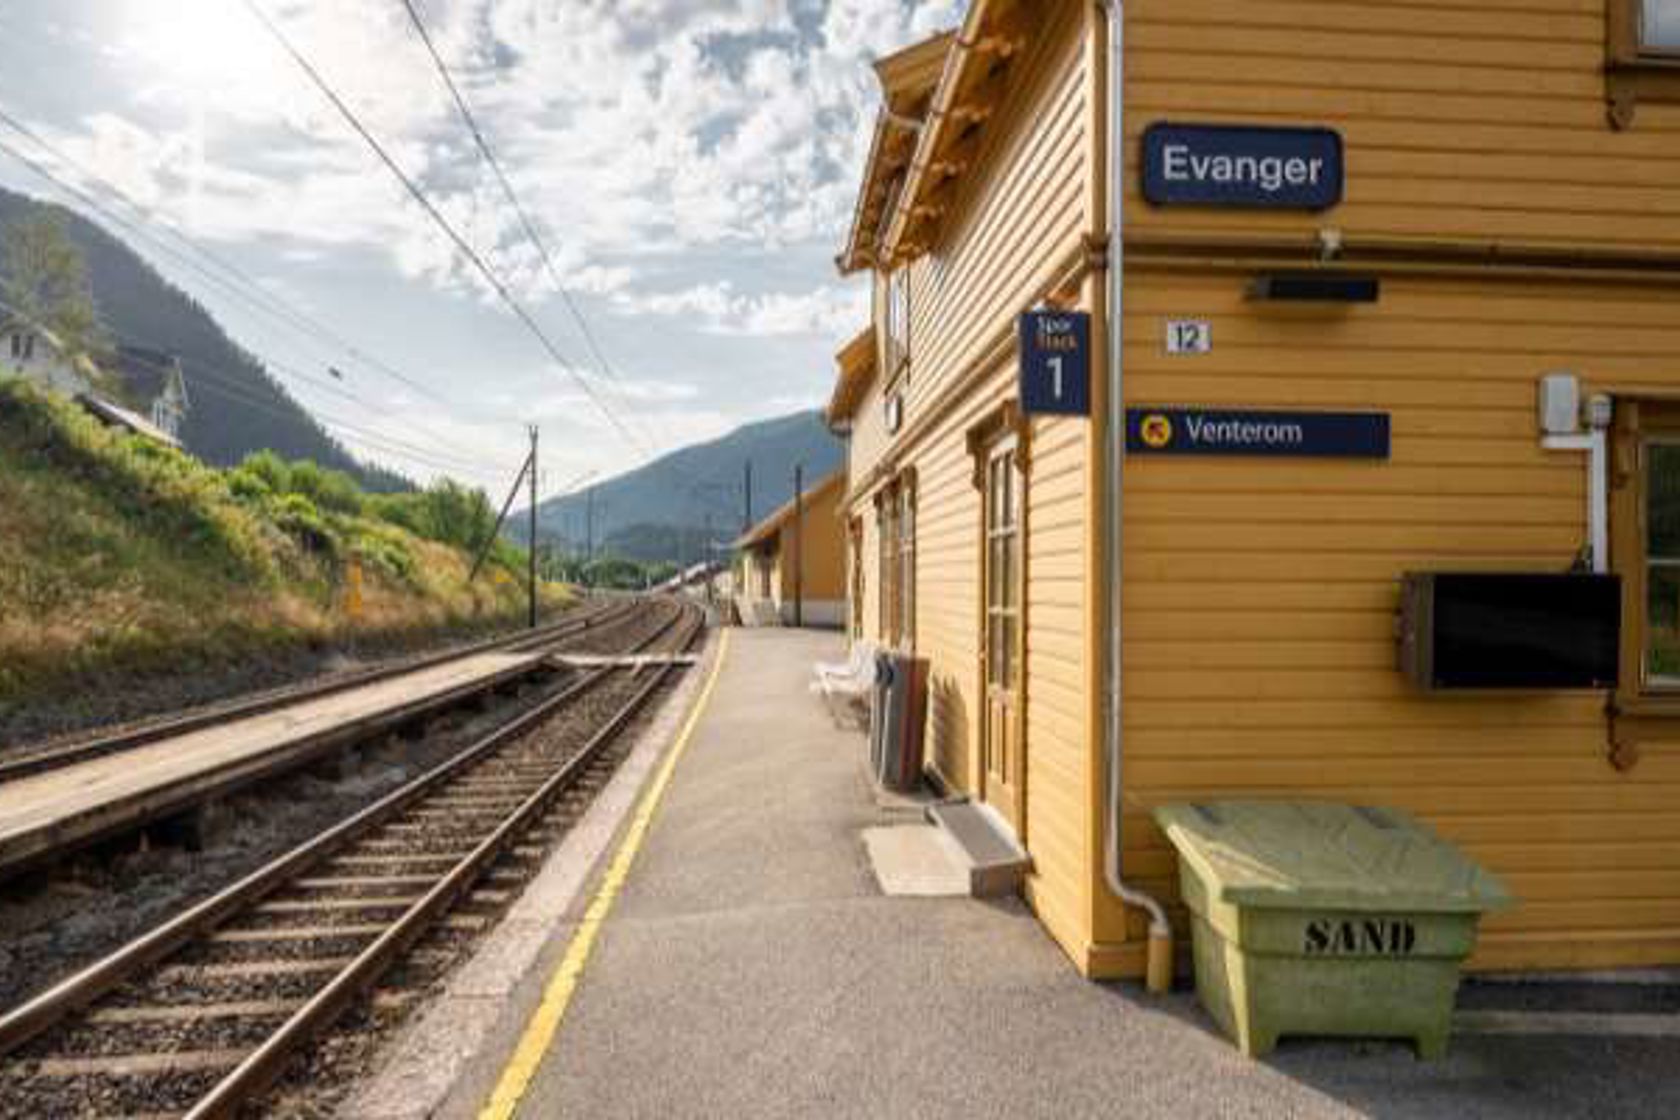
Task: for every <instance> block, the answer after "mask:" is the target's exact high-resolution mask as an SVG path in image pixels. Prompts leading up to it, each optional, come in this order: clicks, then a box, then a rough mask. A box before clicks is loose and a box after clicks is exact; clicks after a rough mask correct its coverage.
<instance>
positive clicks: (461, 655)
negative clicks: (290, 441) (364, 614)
mask: <svg viewBox="0 0 1680 1120" xmlns="http://www.w3.org/2000/svg"><path fill="white" fill-rule="evenodd" d="M632 613H633V611H632V610H629V609H625V608H624V606H623V604H609V605H607V606H605V607H602V608H600V609H598V610H591V611H588V612H586V613H585V614H584V615H583V616H582V617H579V618H561V619H558V620H556V621H555V622H553V623H551V624H550V625H548V626H546V627H543V628H542V629H541V630H540V631H538V632H536V633H533V632H531V631H529V630H525V631H520V632H519V633H517V634H509V635H502V636H501V637H496V638H486V639H483V640H482V641H477V642H470V643H468V644H466V645H463V646H456V647H454V648H452V649H448V650H443V651H440V652H438V653H430V654H422V655H420V656H418V657H413V658H406V659H403V660H401V661H399V662H396V663H394V664H390V665H380V666H377V667H375V668H372V669H365V670H358V671H356V672H352V673H348V674H345V675H344V676H341V677H334V678H333V679H331V680H327V681H318V682H314V683H306V684H303V685H301V686H297V687H292V688H282V689H279V690H276V691H274V692H270V693H266V694H264V695H262V696H257V697H253V698H251V699H248V700H243V701H239V700H235V701H232V702H230V703H227V704H222V705H213V706H209V707H207V708H205V709H202V710H199V711H193V712H189V713H187V714H184V715H178V716H168V717H163V718H162V719H159V720H157V721H156V722H149V723H145V724H144V725H142V726H140V727H135V728H131V729H129V730H126V731H117V732H114V733H111V734H108V735H99V736H96V737H94V738H91V739H86V740H83V741H80V742H76V743H71V744H69V745H67V746H64V747H60V748H57V749H52V750H44V751H39V752H36V753H33V754H26V755H25V756H24V757H23V758H16V759H0V782H4V781H9V780H13V779H17V778H27V777H30V776H31V775H34V774H42V773H46V772H47V771H49V770H57V769H60V768H61V767H65V766H73V765H75V764H76V763H78V762H86V761H87V760H89V759H92V758H103V757H104V756H105V755H108V754H118V753H120V752H122V751H126V750H133V749H134V748H136V747H143V746H146V745H147V744H150V743H155V742H158V741H159V740H162V739H168V738H170V737H172V736H175V735H186V734H190V733H191V732H194V731H202V730H204V729H206V728H210V727H218V726H220V725H221V724H224V723H232V722H233V721H234V720H238V719H244V718H246V717H249V716H255V715H262V714H264V713H267V712H273V711H278V710H279V709H281V708H285V707H289V706H291V705H293V704H302V703H306V702H308V701H311V700H319V699H321V698H322V697H326V696H336V695H338V694H340V693H344V692H349V691H351V690H354V689H357V688H365V687H366V686H368V685H371V684H378V683H380V682H382V681H387V680H392V679H394V678H396V677H400V676H403V675H404V674H406V673H418V672H421V671H423V670H426V669H432V668H436V667H437V666H439V665H446V664H448V663H449V662H451V661H460V660H464V659H466V658H469V657H476V656H478V655H479V654H482V653H490V652H494V651H496V650H501V649H507V650H515V651H517V650H522V649H528V648H530V647H532V646H535V645H541V644H542V643H544V642H548V641H557V640H559V639H561V638H568V637H572V636H574V635H577V634H582V633H586V632H588V631H589V630H590V629H593V628H596V627H600V626H607V625H611V624H612V623H614V622H617V621H620V620H623V619H627V618H628V617H630V615H631V614H632ZM13 749H14V750H24V751H27V750H28V747H27V745H24V746H21V747H17V748H13Z"/></svg>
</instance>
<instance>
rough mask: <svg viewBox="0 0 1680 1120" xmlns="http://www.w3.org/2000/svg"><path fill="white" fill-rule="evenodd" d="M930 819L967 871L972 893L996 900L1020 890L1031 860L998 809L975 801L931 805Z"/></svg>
mask: <svg viewBox="0 0 1680 1120" xmlns="http://www.w3.org/2000/svg"><path fill="white" fill-rule="evenodd" d="M927 816H928V820H930V821H932V822H933V823H934V824H935V825H936V826H938V828H939V834H940V836H941V837H942V838H943V839H944V840H945V841H946V842H947V843H948V844H949V845H950V848H951V854H952V855H953V856H954V857H955V858H956V860H957V862H958V863H959V865H961V866H962V867H964V868H966V869H967V872H968V893H969V894H971V895H973V896H974V897H975V898H996V897H998V896H1000V895H1006V894H1014V893H1015V892H1016V891H1018V890H1020V889H1021V883H1022V881H1023V880H1024V879H1025V878H1026V876H1027V872H1028V871H1031V870H1032V857H1031V856H1029V855H1028V854H1027V853H1026V851H1025V850H1024V849H1023V848H1022V847H1021V844H1020V841H1018V840H1016V839H1015V835H1014V833H1013V832H1011V831H1010V828H1009V826H1008V825H1007V824H1006V823H1004V821H1003V818H1001V817H999V816H998V814H997V811H996V810H995V809H992V808H990V807H989V806H986V805H982V804H978V803H976V802H972V801H961V802H942V803H940V804H937V805H930V806H928V810H927Z"/></svg>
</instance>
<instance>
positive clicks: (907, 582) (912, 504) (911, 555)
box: [898, 483, 916, 649]
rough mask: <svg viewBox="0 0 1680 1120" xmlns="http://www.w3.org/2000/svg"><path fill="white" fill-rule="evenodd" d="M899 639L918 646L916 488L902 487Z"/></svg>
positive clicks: (899, 502)
mask: <svg viewBox="0 0 1680 1120" xmlns="http://www.w3.org/2000/svg"><path fill="white" fill-rule="evenodd" d="M898 616H899V617H898V640H899V641H900V642H902V643H903V644H904V646H905V647H906V648H908V649H914V648H915V646H916V489H915V486H914V485H912V484H910V483H905V484H903V485H901V486H900V487H899V491H898Z"/></svg>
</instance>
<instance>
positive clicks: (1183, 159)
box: [1143, 124, 1344, 210]
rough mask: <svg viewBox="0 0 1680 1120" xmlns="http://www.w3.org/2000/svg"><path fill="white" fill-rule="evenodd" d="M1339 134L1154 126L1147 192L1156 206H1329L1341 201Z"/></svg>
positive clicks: (1148, 146) (1146, 147)
mask: <svg viewBox="0 0 1680 1120" xmlns="http://www.w3.org/2000/svg"><path fill="white" fill-rule="evenodd" d="M1343 183H1344V170H1343V159H1342V137H1341V134H1340V133H1337V132H1335V131H1333V130H1331V129H1328V128H1258V127H1250V126H1236V125H1202V124H1155V125H1151V126H1150V127H1149V128H1148V129H1147V130H1146V131H1145V132H1144V134H1143V197H1144V198H1145V199H1147V200H1148V201H1150V202H1152V203H1154V204H1155V205H1156V206H1232V207H1260V208H1275V209H1280V210H1328V209H1330V208H1331V207H1332V206H1335V205H1337V204H1339V203H1340V202H1341V201H1342V188H1343Z"/></svg>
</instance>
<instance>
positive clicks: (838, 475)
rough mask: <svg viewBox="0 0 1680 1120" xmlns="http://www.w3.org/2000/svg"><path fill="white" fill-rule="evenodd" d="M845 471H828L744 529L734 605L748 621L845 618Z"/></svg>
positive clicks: (832, 622) (823, 622)
mask: <svg viewBox="0 0 1680 1120" xmlns="http://www.w3.org/2000/svg"><path fill="white" fill-rule="evenodd" d="M845 481H846V473H845V472H844V471H834V472H832V473H831V474H829V475H828V476H827V477H825V478H823V479H821V480H819V481H818V482H817V483H816V484H815V485H814V486H810V487H808V488H806V490H805V491H804V492H803V493H802V494H801V495H798V496H796V497H794V498H790V499H789V500H788V501H787V502H786V503H785V504H784V505H782V506H780V507H778V508H777V509H775V510H774V511H772V512H771V514H770V515H769V516H768V517H766V518H764V520H762V521H760V522H759V523H758V524H756V525H754V526H753V527H752V528H751V529H748V530H747V531H746V532H745V533H744V534H742V535H741V539H740V540H738V541H736V542H735V548H736V551H737V553H738V555H739V557H740V585H739V587H738V588H737V592H736V606H737V610H738V611H739V613H740V616H741V620H742V621H743V622H745V623H747V624H748V625H780V626H817V627H835V628H838V627H840V626H842V625H843V624H844V620H845V595H846V592H845V570H846V560H845V556H844V555H843V553H842V544H841V530H840V496H841V494H842V492H843V491H844V489H845Z"/></svg>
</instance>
